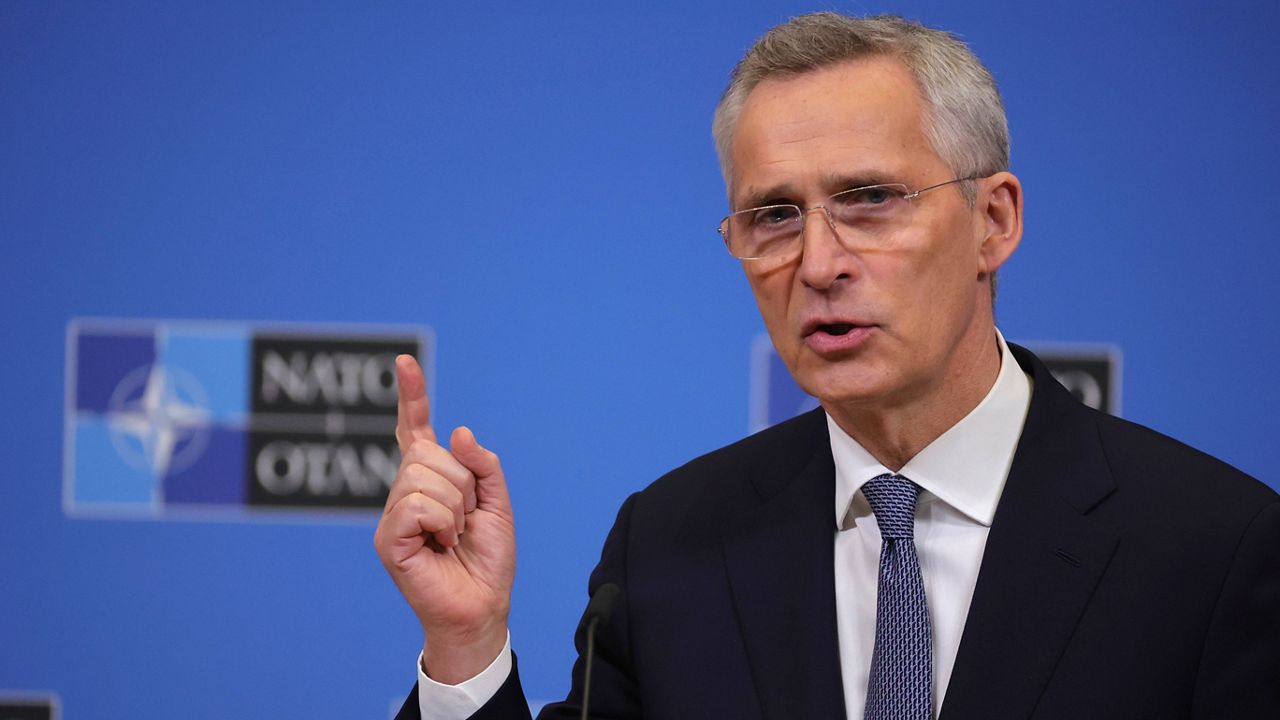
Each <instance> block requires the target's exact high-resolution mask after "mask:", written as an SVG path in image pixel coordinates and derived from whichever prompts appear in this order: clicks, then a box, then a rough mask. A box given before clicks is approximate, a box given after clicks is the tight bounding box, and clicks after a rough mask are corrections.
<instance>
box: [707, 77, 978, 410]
mask: <svg viewBox="0 0 1280 720" xmlns="http://www.w3.org/2000/svg"><path fill="white" fill-rule="evenodd" d="M923 113H924V105H923V100H922V98H921V97H920V93H919V91H918V90H917V88H916V86H915V83H914V81H913V80H912V77H911V75H910V73H909V71H908V70H907V69H906V68H905V67H904V66H903V65H902V64H901V63H900V62H898V61H896V60H893V59H889V58H869V59H863V60H856V61H850V62H848V63H844V64H841V65H837V66H834V67H831V68H826V69H822V70H816V71H812V72H808V73H805V74H802V75H800V76H796V77H790V78H783V79H770V80H766V81H764V82H762V83H760V84H759V85H758V86H757V87H756V88H755V89H754V90H753V91H752V92H751V94H750V95H749V96H748V98H747V101H746V104H745V106H744V108H743V111H742V114H741V116H740V118H739V121H738V125H737V127H736V129H735V133H734V140H733V146H732V149H731V157H732V168H733V170H732V178H731V190H730V193H731V202H732V204H733V209H734V210H740V209H744V208H748V207H758V206H762V205H769V204H777V203H789V204H795V205H799V206H801V207H802V208H808V207H812V206H814V205H819V204H822V203H825V202H826V198H827V197H828V196H829V195H831V194H832V193H836V192H839V191H841V190H847V189H849V188H852V187H858V186H863V185H872V184H878V183H902V184H904V185H906V186H907V187H908V188H909V189H911V190H917V189H920V188H923V187H926V186H929V185H934V184H937V183H941V182H946V181H948V180H951V179H953V177H954V176H953V174H952V171H951V170H950V168H949V167H948V166H947V164H946V163H945V162H943V160H942V159H941V158H940V157H939V156H938V155H937V153H935V152H934V150H933V149H932V148H931V147H930V144H929V142H928V141H927V140H926V138H925V136H924V131H923V127H924V126H923ZM981 192H982V189H981V188H980V189H979V193H981ZM986 228H987V222H986V221H985V220H984V218H983V213H982V212H980V211H977V210H974V209H972V208H970V207H968V205H967V204H966V203H965V201H964V198H963V195H962V194H961V189H960V186H959V185H948V186H946V187H942V188H938V189H935V190H931V191H929V192H927V193H924V194H923V195H920V196H919V197H917V198H915V199H913V200H911V201H909V202H908V203H907V206H906V215H905V217H904V219H903V221H902V222H900V223H897V224H895V225H893V226H892V230H891V231H889V232H887V233H886V234H885V235H884V236H882V237H880V238H879V239H878V241H876V242H874V243H872V242H869V241H868V239H867V238H866V237H846V236H849V235H857V234H856V233H847V232H844V231H843V230H841V231H839V232H840V233H841V236H840V237H839V238H838V237H837V236H836V233H835V232H834V231H833V230H832V228H831V226H830V225H829V224H828V223H827V222H826V217H825V216H824V215H823V213H822V211H821V210H816V211H812V212H809V213H806V222H805V228H804V236H803V249H802V251H801V252H800V254H798V255H797V256H794V257H790V258H785V259H783V260H781V261H779V260H772V259H764V260H744V261H743V266H744V269H745V271H746V274H747V279H748V281H749V282H750V283H751V288H752V290H753V291H754V293H755V297H756V302H757V304H758V305H759V307H760V313H761V315H762V316H763V317H764V321H765V325H766V326H767V327H768V329H769V334H770V336H771V338H772V339H773V344H774V347H775V348H777V350H778V353H779V354H780V355H781V357H782V359H783V361H784V362H785V363H786V365H787V367H788V368H789V369H790V371H791V374H792V375H793V376H794V377H795V378H796V381H797V382H798V383H799V384H800V386H801V387H803V388H804V389H805V390H806V391H807V392H809V393H810V394H812V395H815V396H817V397H818V398H819V399H820V400H822V401H823V403H824V405H827V406H828V407H829V408H830V406H831V405H832V404H837V405H842V406H846V407H863V408H868V409H875V408H882V409H887V408H893V407H898V406H904V405H907V404H910V403H912V402H913V401H914V400H919V399H921V398H925V397H929V396H931V395H932V394H936V393H938V392H939V391H940V390H942V389H944V388H945V387H946V385H945V383H946V382H947V381H948V379H956V378H961V377H965V373H966V371H971V370H972V367H971V364H972V363H974V362H975V359H974V358H973V357H971V356H972V355H973V353H972V352H971V349H972V348H974V347H977V345H976V344H975V343H976V342H977V340H976V339H975V338H978V337H979V336H981V335H985V338H984V339H982V340H981V341H982V342H991V343H993V342H994V338H992V337H991V334H990V333H991V320H990V301H989V299H988V298H989V295H988V293H989V289H988V276H987V275H986V274H984V273H983V267H982V265H981V262H982V259H981V252H980V247H981V245H982V239H983V237H984V236H985V235H986Z"/></svg>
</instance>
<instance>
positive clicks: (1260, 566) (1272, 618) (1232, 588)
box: [1192, 502, 1280, 720]
mask: <svg viewBox="0 0 1280 720" xmlns="http://www.w3.org/2000/svg"><path fill="white" fill-rule="evenodd" d="M1277 714H1280V502H1273V503H1271V504H1270V505H1268V506H1266V507H1264V508H1263V509H1262V511H1261V512H1259V513H1258V514H1257V515H1256V516H1255V517H1254V518H1253V521H1252V522H1251V523H1250V524H1249V527H1248V528H1247V529H1246V530H1245V532H1244V535H1243V537H1242V538H1241V541H1240V545H1239V547H1238V549H1237V551H1236V554H1235V557H1234V559H1233V561H1232V565H1231V568H1230V570H1229V571H1228V573H1227V578H1226V581H1225V582H1224V583H1223V587H1222V592H1221V594H1220V595H1219V598H1218V603H1217V605H1216V607H1215V608H1214V614H1213V618H1212V620H1211V621H1210V626H1209V631H1208V635H1207V637H1206V639H1205V645H1204V654H1203V656H1202V657H1201V661H1200V670H1199V673H1198V675H1197V678H1196V688H1195V700H1194V707H1193V714H1192V716H1193V717H1195V718H1197V719H1198V720H1208V719H1210V718H1213V719H1215V720H1216V719H1218V718H1221V719H1222V720H1227V719H1228V718H1230V719H1231V720H1249V719H1251V718H1275V717H1277Z"/></svg>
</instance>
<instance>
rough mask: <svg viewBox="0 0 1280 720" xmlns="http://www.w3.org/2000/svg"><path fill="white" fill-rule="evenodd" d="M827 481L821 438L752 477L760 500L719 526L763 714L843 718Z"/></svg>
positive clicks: (826, 448)
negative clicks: (781, 472)
mask: <svg viewBox="0 0 1280 720" xmlns="http://www.w3.org/2000/svg"><path fill="white" fill-rule="evenodd" d="M818 412H819V413H820V411H818ZM823 427H824V428H825V423H824V424H823ZM788 480H790V482H788ZM834 482H835V466H834V464H833V463H832V460H831V449H830V445H829V444H827V443H823V446H822V449H820V450H819V451H818V452H817V453H816V454H815V455H814V457H813V459H812V460H811V461H810V462H809V463H808V465H807V466H805V467H804V469H803V470H802V471H801V472H800V473H799V475H797V476H795V477H794V478H760V479H757V482H756V487H757V490H758V491H759V492H760V494H761V496H762V498H763V502H762V503H761V504H760V505H758V506H755V507H753V508H751V509H750V510H748V511H746V512H745V513H743V514H742V515H740V516H738V517H737V518H735V519H734V520H733V521H731V522H729V523H727V524H726V525H725V527H724V528H723V540H724V556H725V563H726V566H727V568H728V573H729V580H730V585H731V586H732V591H733V600H734V604H735V607H736V609H737V611H738V621H739V625H740V627H741V629H742V635H743V641H744V643H745V646H746V650H747V656H748V660H749V663H750V666H751V672H752V676H753V679H754V681H755V686H756V691H757V693H758V698H759V702H760V708H761V714H762V715H763V717H764V718H769V719H776V720H783V719H789V718H805V719H806V720H825V719H830V720H837V719H839V718H844V688H843V685H842V684H841V681H840V651H839V641H838V638H837V632H836V614H835V581H834V566H835V557H834V545H835V544H834V540H833V536H834V534H835V530H836V528H835V505H834V503H835V485H834Z"/></svg>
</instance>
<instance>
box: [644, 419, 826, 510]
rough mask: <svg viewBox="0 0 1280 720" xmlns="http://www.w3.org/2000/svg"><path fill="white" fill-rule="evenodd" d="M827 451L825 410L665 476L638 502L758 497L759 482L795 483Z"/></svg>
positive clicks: (760, 432)
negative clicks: (785, 480) (782, 480)
mask: <svg viewBox="0 0 1280 720" xmlns="http://www.w3.org/2000/svg"><path fill="white" fill-rule="evenodd" d="M823 450H826V451H827V452H828V453H829V452H830V439H829V437H828V435H827V426H826V415H825V413H823V411H822V410H821V409H817V410H813V411H810V412H807V413H804V414H802V415H798V416H796V417H794V418H792V419H790V420H787V421H785V422H781V423H779V424H777V425H774V426H772V427H769V428H766V429H764V430H761V431H759V432H757V433H754V434H752V435H749V436H747V437H745V438H742V439H741V440H738V441H736V442H734V443H731V444H729V445H726V446H724V447H722V448H719V449H717V450H713V451H711V452H709V453H706V454H704V455H700V456H698V457H696V458H694V459H692V460H690V461H689V462H687V463H685V464H684V465H681V466H680V467H678V468H675V469H674V470H672V471H670V472H668V473H666V474H665V475H663V476H662V477H660V478H658V479H657V480H655V481H654V482H653V483H652V484H650V485H649V486H648V487H647V488H645V489H644V490H642V491H641V492H640V493H639V495H640V498H639V499H640V500H642V501H645V502H650V501H660V502H664V503H665V502H673V501H684V502H689V501H691V500H692V499H693V498H694V497H697V496H703V495H707V494H708V493H710V494H712V495H713V496H715V497H717V498H720V499H727V498H729V497H732V496H735V495H738V494H752V495H754V494H755V491H754V490H753V488H754V487H755V486H756V485H755V483H756V480H758V479H760V478H791V477H794V476H795V475H796V474H797V473H799V471H800V470H801V469H803V467H804V466H805V465H806V464H807V463H808V462H810V461H811V460H812V458H813V456H814V455H815V454H816V453H818V452H820V451H823Z"/></svg>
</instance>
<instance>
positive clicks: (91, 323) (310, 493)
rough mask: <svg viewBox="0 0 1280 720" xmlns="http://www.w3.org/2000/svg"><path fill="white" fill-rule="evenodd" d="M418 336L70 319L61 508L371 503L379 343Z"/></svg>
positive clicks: (383, 466)
mask: <svg viewBox="0 0 1280 720" xmlns="http://www.w3.org/2000/svg"><path fill="white" fill-rule="evenodd" d="M424 349H427V350H429V348H428V347H427V344H426V343H425V341H424V340H423V333H422V331H421V330H418V329H385V328H367V327H360V326H356V327H351V326H345V327H342V328H339V329H326V328H315V327H311V326H305V325H302V326H299V325H270V326H253V325H249V324H244V323H201V322H184V321H142V320H139V321H121V320H76V321H72V322H71V324H70V325H69V326H68V328H67V383H66V386H67V390H66V405H67V407H66V427H65V441H64V446H65V449H64V453H65V459H64V480H63V506H64V509H65V510H66V512H67V513H68V514H69V515H98V516H101V515H125V516H138V515H147V516H169V515H180V514H190V513H196V514H206V513H210V512H214V513H226V512H238V513H240V514H243V513H244V512H245V511H248V510H259V511H260V510H264V509H278V510H285V509H297V508H311V509H322V508H327V509H342V508H348V509H349V508H357V509H358V508H378V507H381V506H382V504H383V503H384V501H385V500H386V495H387V491H388V489H389V488H390V485H391V483H392V481H394V479H395V473H396V469H397V468H398V466H399V463H400V455H399V451H398V449H397V448H396V444H395V438H394V431H395V417H396V392H397V391H396V383H395V367H394V362H395V356H396V355H398V354H400V353H408V354H410V355H414V356H416V357H419V358H420V359H422V358H423V356H424ZM423 364H424V367H425V368H426V370H427V373H428V378H431V377H432V375H433V373H432V370H433V368H432V367H431V364H430V363H429V362H427V361H426V360H425V359H424V360H423Z"/></svg>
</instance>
